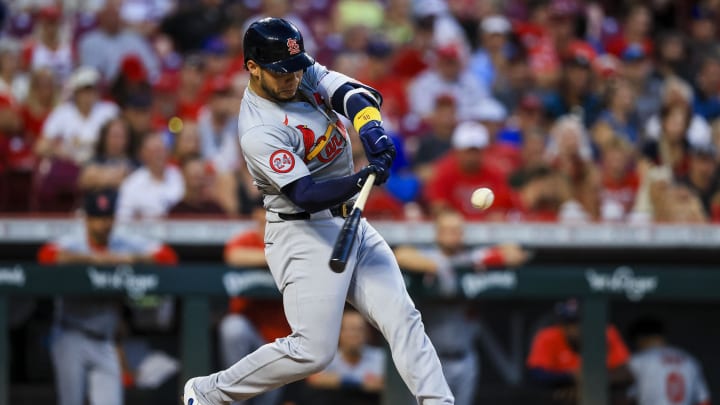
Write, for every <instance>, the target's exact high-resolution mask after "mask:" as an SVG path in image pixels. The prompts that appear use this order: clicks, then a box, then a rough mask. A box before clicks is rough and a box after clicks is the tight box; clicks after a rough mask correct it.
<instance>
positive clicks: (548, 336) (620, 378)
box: [526, 299, 632, 401]
mask: <svg viewBox="0 0 720 405" xmlns="http://www.w3.org/2000/svg"><path fill="white" fill-rule="evenodd" d="M579 309H580V308H579V304H578V302H577V300H575V299H570V300H567V301H564V302H559V303H558V304H556V306H555V314H556V315H557V318H558V320H559V322H558V323H557V324H556V325H552V326H548V327H545V328H543V329H541V330H539V331H538V332H537V334H535V337H534V338H533V342H532V347H531V348H530V354H529V355H528V359H527V363H526V365H527V367H528V369H529V371H530V377H531V378H532V379H533V380H534V381H536V382H538V383H540V384H542V385H545V386H548V387H551V388H555V389H558V391H556V393H555V394H556V397H558V398H562V399H569V400H571V401H572V400H575V399H577V396H578V391H577V389H578V383H579V382H580V363H581V358H580V345H581V343H582V342H581V340H582V336H581V335H580V323H579V321H580V318H579V316H580V313H579ZM605 334H606V339H607V358H606V364H607V368H608V370H609V373H610V375H609V377H610V384H611V386H613V387H627V386H628V385H629V384H630V383H632V375H631V374H630V371H629V369H628V361H629V359H630V351H629V350H628V348H627V346H626V345H625V343H624V342H623V340H622V337H621V336H620V333H619V332H618V330H617V329H616V328H615V326H613V325H608V326H607V328H606V331H605Z"/></svg>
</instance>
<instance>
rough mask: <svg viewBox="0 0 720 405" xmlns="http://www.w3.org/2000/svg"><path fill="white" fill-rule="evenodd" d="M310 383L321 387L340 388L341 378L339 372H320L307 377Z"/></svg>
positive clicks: (315, 386)
mask: <svg viewBox="0 0 720 405" xmlns="http://www.w3.org/2000/svg"><path fill="white" fill-rule="evenodd" d="M307 383H308V385H310V386H312V387H314V388H320V389H337V388H340V385H341V378H340V375H339V374H335V373H328V372H324V371H323V372H320V373H317V374H313V375H311V376H310V377H308V378H307Z"/></svg>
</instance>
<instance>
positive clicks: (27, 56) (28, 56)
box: [23, 5, 75, 84]
mask: <svg viewBox="0 0 720 405" xmlns="http://www.w3.org/2000/svg"><path fill="white" fill-rule="evenodd" d="M37 19H38V23H39V24H38V27H37V29H36V32H35V35H33V37H32V38H30V39H28V40H27V41H26V42H25V43H24V44H23V62H24V65H25V66H26V67H27V68H29V70H37V69H50V71H52V73H53V76H54V78H55V82H56V83H57V84H60V83H63V82H64V81H65V80H67V78H68V77H70V74H72V71H73V68H74V67H75V55H73V49H72V44H71V43H70V41H69V38H67V37H64V36H63V35H61V25H62V10H61V9H60V7H58V6H57V5H49V6H45V7H43V8H41V9H40V10H39V11H38V12H37Z"/></svg>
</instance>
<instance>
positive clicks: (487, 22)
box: [480, 15, 512, 34]
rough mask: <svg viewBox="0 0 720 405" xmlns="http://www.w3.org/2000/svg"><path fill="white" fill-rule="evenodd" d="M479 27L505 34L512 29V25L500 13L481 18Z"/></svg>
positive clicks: (488, 31)
mask: <svg viewBox="0 0 720 405" xmlns="http://www.w3.org/2000/svg"><path fill="white" fill-rule="evenodd" d="M480 28H482V30H483V31H485V32H487V33H491V34H507V33H508V32H510V30H511V29H512V25H511V24H510V21H508V19H507V18H505V17H503V16H501V15H491V16H489V17H485V18H483V20H482V22H481V23H480Z"/></svg>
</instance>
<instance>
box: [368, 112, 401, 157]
mask: <svg viewBox="0 0 720 405" xmlns="http://www.w3.org/2000/svg"><path fill="white" fill-rule="evenodd" d="M359 135H360V141H361V142H362V144H363V148H364V149H365V154H366V155H367V157H368V160H370V158H372V157H375V156H379V155H381V154H383V153H387V154H388V155H389V156H390V157H391V159H395V154H396V153H397V152H396V151H395V144H393V141H392V139H390V137H389V136H388V134H387V133H385V128H383V127H382V125H381V124H380V122H378V121H370V122H368V123H367V124H365V125H363V126H362V128H360V131H359Z"/></svg>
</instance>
